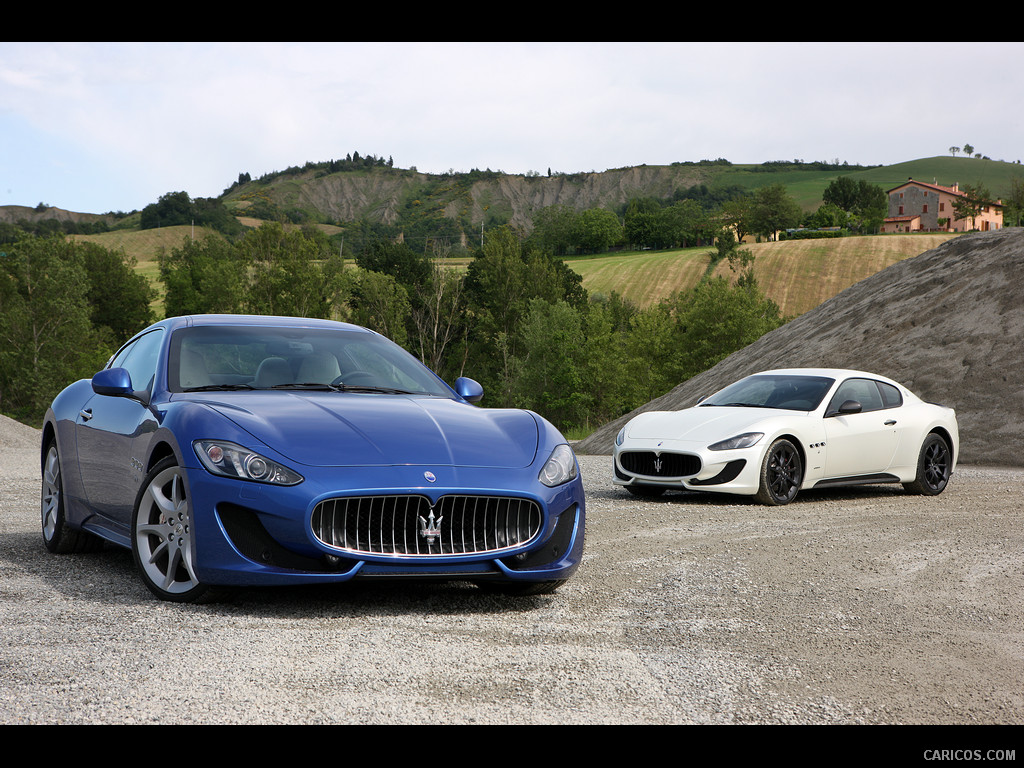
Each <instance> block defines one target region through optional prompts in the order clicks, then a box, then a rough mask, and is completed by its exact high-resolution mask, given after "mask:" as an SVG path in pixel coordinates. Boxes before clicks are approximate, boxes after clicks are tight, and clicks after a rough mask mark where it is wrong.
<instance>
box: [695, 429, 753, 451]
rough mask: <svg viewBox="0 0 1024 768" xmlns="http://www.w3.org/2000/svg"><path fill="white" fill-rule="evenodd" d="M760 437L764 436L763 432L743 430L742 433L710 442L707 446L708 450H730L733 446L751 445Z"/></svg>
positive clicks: (747, 446)
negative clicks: (716, 441)
mask: <svg viewBox="0 0 1024 768" xmlns="http://www.w3.org/2000/svg"><path fill="white" fill-rule="evenodd" d="M762 437H764V432H744V433H743V434H742V435H736V437H730V438H729V439H728V440H722V441H721V442H718V443H712V444H711V445H709V446H708V450H709V451H731V450H733V449H734V448H749V447H750V446H752V445H757V441H758V440H760V439H761V438H762Z"/></svg>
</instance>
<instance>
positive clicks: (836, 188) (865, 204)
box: [818, 176, 887, 230]
mask: <svg viewBox="0 0 1024 768" xmlns="http://www.w3.org/2000/svg"><path fill="white" fill-rule="evenodd" d="M821 200H822V204H823V205H825V206H828V205H831V206H835V207H836V208H838V209H840V210H842V211H845V212H846V214H847V215H848V222H846V223H848V224H849V225H850V226H851V227H855V228H858V229H862V230H877V229H878V228H879V227H880V226H881V222H882V219H884V218H885V213H886V208H887V203H886V199H885V190H883V189H882V188H881V187H880V186H878V185H877V184H870V183H868V182H867V181H865V180H864V179H860V180H857V181H854V180H853V179H851V178H850V177H849V176H840V177H838V178H836V179H835V180H833V181H832V183H830V184H829V185H828V187H826V188H825V191H824V192H823V193H822V196H821ZM823 215H828V214H827V212H826V213H825V214H823ZM818 226H822V225H820V224H819V225H818ZM827 226H841V225H827Z"/></svg>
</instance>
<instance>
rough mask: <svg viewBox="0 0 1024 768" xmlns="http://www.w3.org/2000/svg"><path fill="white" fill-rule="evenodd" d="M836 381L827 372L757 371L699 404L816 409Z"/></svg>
mask: <svg viewBox="0 0 1024 768" xmlns="http://www.w3.org/2000/svg"><path fill="white" fill-rule="evenodd" d="M834 383H835V379H830V378H828V377H827V376H795V375H791V374H771V375H766V374H758V375H756V376H748V377H747V378H745V379H741V380H740V381H737V382H736V383H735V384H731V385H729V386H728V387H726V388H725V389H723V390H721V391H720V392H716V393H715V394H713V395H712V396H711V397H709V398H707V399H706V400H703V401H701V403H700V405H701V407H704V406H715V405H717V406H738V407H747V408H783V409H786V410H790V411H813V410H814V409H815V408H817V407H818V405H819V404H820V403H821V401H822V399H823V398H824V397H825V395H826V393H827V392H828V391H829V389H830V388H831V386H832V385H833V384H834Z"/></svg>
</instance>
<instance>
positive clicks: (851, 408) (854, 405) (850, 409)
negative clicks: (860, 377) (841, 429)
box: [839, 400, 862, 416]
mask: <svg viewBox="0 0 1024 768" xmlns="http://www.w3.org/2000/svg"><path fill="white" fill-rule="evenodd" d="M861 410H862V407H861V404H860V403H858V402H857V401H856V400H847V401H846V402H845V403H843V404H842V405H840V406H839V412H840V413H841V414H843V415H844V416H845V415H846V414H848V413H860V412H861Z"/></svg>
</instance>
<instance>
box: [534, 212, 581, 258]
mask: <svg viewBox="0 0 1024 768" xmlns="http://www.w3.org/2000/svg"><path fill="white" fill-rule="evenodd" d="M577 216H578V214H577V213H576V209H574V208H572V207H570V206H568V205H563V204H561V203H556V204H555V205H549V206H547V207H546V208H541V209H540V210H539V211H537V213H535V214H534V216H533V235H532V239H533V240H535V241H536V242H537V243H538V245H540V247H541V248H543V249H544V250H546V251H548V252H549V253H551V254H553V255H555V256H562V255H564V254H566V253H568V251H569V248H570V247H572V245H573V232H574V230H575V227H576V218H577Z"/></svg>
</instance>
